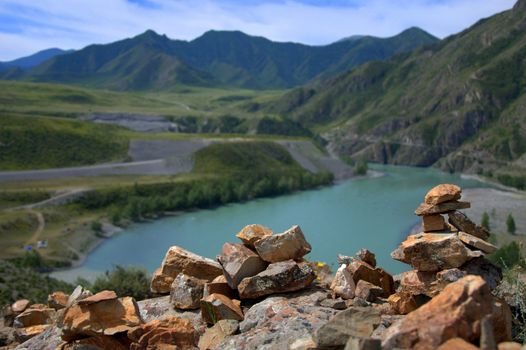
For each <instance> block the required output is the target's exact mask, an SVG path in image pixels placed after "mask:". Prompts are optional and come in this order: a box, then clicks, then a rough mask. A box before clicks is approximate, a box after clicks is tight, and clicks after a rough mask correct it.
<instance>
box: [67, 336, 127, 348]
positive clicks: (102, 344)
mask: <svg viewBox="0 0 526 350" xmlns="http://www.w3.org/2000/svg"><path fill="white" fill-rule="evenodd" d="M90 345H91V346H90ZM82 346H84V347H82ZM79 348H82V349H84V348H89V349H111V350H126V349H128V346H127V345H125V344H123V343H121V342H120V341H119V340H117V339H115V337H110V336H107V335H99V336H96V337H89V338H84V339H80V340H76V341H74V342H73V343H69V344H66V345H64V346H63V347H62V350H75V349H79Z"/></svg>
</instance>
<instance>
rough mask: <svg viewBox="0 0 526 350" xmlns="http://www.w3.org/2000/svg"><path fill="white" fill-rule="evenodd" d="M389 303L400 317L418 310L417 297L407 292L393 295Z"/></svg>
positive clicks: (388, 300)
mask: <svg viewBox="0 0 526 350" xmlns="http://www.w3.org/2000/svg"><path fill="white" fill-rule="evenodd" d="M387 302H388V303H389V305H391V308H392V309H393V311H394V312H396V313H397V314H399V315H407V314H408V313H410V312H413V311H415V310H416V309H417V308H418V305H417V302H416V300H415V297H414V296H413V295H412V294H410V293H407V292H398V293H395V294H392V295H390V296H389V298H388V299H387Z"/></svg>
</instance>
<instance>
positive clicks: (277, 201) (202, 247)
mask: <svg viewBox="0 0 526 350" xmlns="http://www.w3.org/2000/svg"><path fill="white" fill-rule="evenodd" d="M371 168H372V169H374V170H376V171H380V172H383V173H384V174H385V175H384V176H380V177H367V178H357V179H353V180H349V181H346V182H343V183H340V184H337V185H334V186H331V187H324V188H321V189H317V190H311V191H304V192H299V193H294V194H291V195H286V196H280V197H275V198H265V199H258V200H254V201H250V202H246V203H237V204H231V205H227V206H223V207H219V208H215V209H210V210H199V211H195V212H188V213H184V214H181V215H179V216H175V217H168V218H164V219H161V220H158V221H154V222H149V223H143V224H135V225H132V226H131V227H129V228H127V229H126V230H124V231H123V232H122V233H119V234H118V235H116V236H114V237H112V238H110V239H108V240H107V241H105V242H103V244H101V245H100V246H99V247H98V248H97V249H95V250H94V251H93V252H92V253H91V254H90V255H89V256H88V257H87V259H86V261H85V263H84V264H83V266H81V267H79V268H75V269H70V270H66V271H59V272H55V273H53V276H54V277H57V278H60V279H64V280H69V281H73V280H74V279H75V278H76V277H77V276H82V277H84V278H88V279H92V278H93V276H95V275H97V274H100V273H101V272H104V271H106V270H109V269H111V268H112V266H114V265H117V264H118V265H126V266H141V267H144V268H146V269H147V270H148V271H150V272H152V271H153V270H154V269H155V268H156V267H158V266H159V265H160V263H161V261H162V259H163V257H164V254H165V253H166V251H167V249H168V248H169V247H170V246H172V245H178V246H181V247H183V248H185V249H188V250H190V251H192V252H195V253H197V254H200V255H203V256H207V257H210V258H215V256H216V255H217V254H218V253H219V251H220V249H221V246H222V244H223V243H224V242H237V241H238V239H237V238H236V237H235V234H236V233H237V232H238V231H239V230H240V229H241V228H242V227H243V226H244V225H247V224H252V223H259V224H263V225H265V226H267V227H270V228H271V229H272V230H274V232H282V231H284V230H286V229H287V228H289V227H290V226H292V225H296V224H297V225H300V227H301V228H302V230H303V232H304V233H305V236H306V238H307V240H308V241H309V242H310V243H311V245H312V252H311V253H310V254H309V255H308V256H307V257H308V259H310V260H315V261H324V262H326V263H328V264H329V265H331V266H332V268H333V269H334V268H335V267H336V256H337V254H338V253H341V254H346V255H353V254H354V253H355V252H357V251H358V250H359V249H360V248H367V249H369V250H371V251H372V252H374V253H375V254H376V258H377V262H378V265H379V266H380V267H383V268H385V269H386V270H387V271H389V272H391V273H393V274H394V273H399V272H402V271H404V270H407V269H408V267H407V265H404V264H402V263H399V262H397V261H394V260H393V259H391V257H390V253H391V251H393V250H394V249H395V248H396V246H397V245H398V244H399V243H400V242H401V241H402V240H403V239H404V236H405V235H406V234H407V232H408V230H409V229H410V228H411V227H412V226H413V225H414V224H415V223H417V222H418V218H417V217H416V216H415V215H414V214H413V211H414V209H415V208H416V207H417V206H418V205H419V203H420V202H421V201H422V200H423V197H424V195H425V193H426V192H427V190H429V189H430V188H431V187H433V186H435V185H437V184H439V183H455V184H458V185H460V186H461V187H463V188H472V187H485V186H487V185H485V184H483V183H480V182H478V181H476V180H473V179H464V178H462V177H461V176H460V175H458V174H447V173H444V172H441V171H438V170H436V169H431V168H412V167H397V166H380V165H372V166H371Z"/></svg>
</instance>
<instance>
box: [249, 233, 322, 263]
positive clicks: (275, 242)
mask: <svg viewBox="0 0 526 350" xmlns="http://www.w3.org/2000/svg"><path fill="white" fill-rule="evenodd" d="M255 248H256V251H257V252H258V254H259V256H261V258H262V259H263V260H265V261H268V262H270V263H275V262H280V261H285V260H290V259H301V258H302V257H303V256H304V255H306V254H308V253H310V251H311V249H312V248H311V246H310V244H309V243H308V242H307V241H306V240H305V236H304V235H303V232H302V231H301V228H300V227H299V226H293V227H291V228H290V229H288V230H287V231H285V232H283V233H280V234H277V235H272V236H267V237H264V238H262V239H260V240H259V241H257V242H256V243H255Z"/></svg>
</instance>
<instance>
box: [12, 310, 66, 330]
mask: <svg viewBox="0 0 526 350" xmlns="http://www.w3.org/2000/svg"><path fill="white" fill-rule="evenodd" d="M56 315H57V312H56V310H55V309H52V308H40V309H34V308H33V307H32V306H30V307H29V308H28V309H26V310H25V311H24V312H22V313H21V314H20V315H18V316H16V317H15V321H14V326H15V328H26V327H31V326H38V325H44V324H53V323H54V322H55V318H56Z"/></svg>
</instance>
